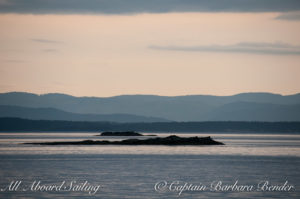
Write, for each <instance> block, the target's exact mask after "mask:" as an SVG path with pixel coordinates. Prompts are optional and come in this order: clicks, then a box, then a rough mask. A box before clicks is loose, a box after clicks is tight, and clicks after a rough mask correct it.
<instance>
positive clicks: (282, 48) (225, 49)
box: [149, 42, 300, 55]
mask: <svg viewBox="0 0 300 199" xmlns="http://www.w3.org/2000/svg"><path fill="white" fill-rule="evenodd" d="M149 48H150V49H153V50H167V51H187V52H220V53H248V54H272V55H300V46H294V45H290V44H285V43H279V42H277V43H255V42H242V43H238V44H233V45H209V46H201V45H200V46H155V45H152V46H149Z"/></svg>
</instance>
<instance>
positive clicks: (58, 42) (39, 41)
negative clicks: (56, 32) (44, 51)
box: [31, 39, 62, 44]
mask: <svg viewBox="0 0 300 199" xmlns="http://www.w3.org/2000/svg"><path fill="white" fill-rule="evenodd" d="M31 41H33V42H38V43H51V44H60V43H62V42H61V41H55V40H48V39H31Z"/></svg>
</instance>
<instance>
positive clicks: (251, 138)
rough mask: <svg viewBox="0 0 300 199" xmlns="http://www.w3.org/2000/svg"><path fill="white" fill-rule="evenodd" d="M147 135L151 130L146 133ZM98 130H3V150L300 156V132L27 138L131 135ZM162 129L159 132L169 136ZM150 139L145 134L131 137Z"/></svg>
mask: <svg viewBox="0 0 300 199" xmlns="http://www.w3.org/2000/svg"><path fill="white" fill-rule="evenodd" d="M145 134H146V135H147V133H145ZM95 135H97V133H0V154H164V155H172V154H173V155H174V154H185V155H263V156H298V157H299V156H300V135H295V134H293V135H282V134H281V135H279V134H278V135H271V134H196V133H194V134H187V133H185V134H183V133H182V134H177V135H179V136H184V137H190V136H210V135H211V136H212V137H213V138H214V139H215V140H217V141H221V142H223V143H225V145H224V146H116V145H107V146H101V145H99V146H95V145H93V146H70V145H68V146H39V145H23V143H26V142H53V141H80V140H87V139H89V140H121V139H129V138H130V137H110V136H105V137H100V136H95ZM169 135H171V134H170V133H160V134H158V136H162V137H165V136H169ZM131 138H139V139H147V138H149V136H145V137H131Z"/></svg>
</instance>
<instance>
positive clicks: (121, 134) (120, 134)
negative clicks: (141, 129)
mask: <svg viewBox="0 0 300 199" xmlns="http://www.w3.org/2000/svg"><path fill="white" fill-rule="evenodd" d="M97 136H144V135H143V134H141V133H137V132H134V131H120V132H119V131H115V132H110V131H108V132H103V133H101V134H100V135H97Z"/></svg>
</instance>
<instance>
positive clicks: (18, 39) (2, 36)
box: [0, 0, 300, 97]
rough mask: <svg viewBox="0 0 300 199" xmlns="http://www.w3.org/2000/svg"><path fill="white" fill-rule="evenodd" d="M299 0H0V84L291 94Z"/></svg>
mask: <svg viewBox="0 0 300 199" xmlns="http://www.w3.org/2000/svg"><path fill="white" fill-rule="evenodd" d="M299 35H300V1H299V0H285V1H282V0H223V1H218V0H152V1H149V0H89V1H86V0H64V1H61V0H51V1H46V0H0V92H1V93H3V92H12V91H22V92H32V93H37V94H44V93H66V94H70V95H75V96H101V97H108V96H115V95H122V94H155V95H164V96H176V95H194V94H204V95H219V96H220V95H233V94H237V93H242V92H272V93H278V94H283V95H290V94H295V93H300V78H299V76H300V37H299Z"/></svg>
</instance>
